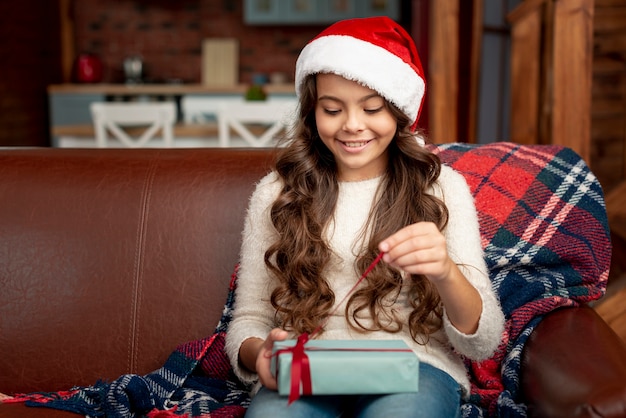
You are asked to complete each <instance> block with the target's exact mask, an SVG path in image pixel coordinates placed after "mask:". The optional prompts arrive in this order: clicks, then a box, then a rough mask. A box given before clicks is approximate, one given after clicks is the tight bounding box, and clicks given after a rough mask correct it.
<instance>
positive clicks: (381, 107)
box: [364, 106, 383, 115]
mask: <svg viewBox="0 0 626 418" xmlns="http://www.w3.org/2000/svg"><path fill="white" fill-rule="evenodd" d="M381 110H383V106H380V107H376V108H371V109H364V111H365V113H367V114H369V115H373V114H374V113H378V112H380V111H381Z"/></svg>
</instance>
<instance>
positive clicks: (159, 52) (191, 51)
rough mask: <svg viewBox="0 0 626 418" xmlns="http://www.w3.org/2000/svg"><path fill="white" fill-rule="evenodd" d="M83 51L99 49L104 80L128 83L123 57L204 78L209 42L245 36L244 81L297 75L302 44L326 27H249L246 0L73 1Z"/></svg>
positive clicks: (163, 74)
mask: <svg viewBox="0 0 626 418" xmlns="http://www.w3.org/2000/svg"><path fill="white" fill-rule="evenodd" d="M73 12H74V24H75V33H76V39H75V43H76V52H77V53H80V52H90V53H94V54H96V55H98V56H99V57H100V59H101V60H102V62H103V65H104V79H105V80H104V81H107V82H122V81H123V80H124V75H123V61H124V59H125V58H126V57H128V56H129V55H134V54H138V55H140V56H141V57H142V59H143V62H144V68H145V73H146V77H147V78H148V79H150V80H153V81H157V82H163V81H167V80H171V79H179V80H182V81H184V82H189V83H199V82H201V49H202V40H203V39H205V38H210V37H232V38H237V39H238V40H239V48H240V54H239V60H240V61H239V68H240V73H239V81H240V82H242V83H248V82H250V81H251V79H252V75H253V74H254V73H258V72H260V73H266V74H269V73H271V72H275V71H278V72H284V73H287V74H288V76H289V77H290V78H291V79H292V78H293V71H294V68H295V60H296V58H297V55H298V53H299V52H300V49H301V48H302V46H303V45H304V44H305V43H306V42H307V41H308V40H309V39H310V38H311V37H313V36H314V35H316V34H317V33H318V32H319V31H320V30H321V29H322V28H323V27H324V26H249V25H246V24H244V22H243V1H242V0H176V1H172V0H116V1H111V0H82V1H75V2H74V4H73Z"/></svg>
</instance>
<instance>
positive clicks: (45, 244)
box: [0, 149, 626, 418]
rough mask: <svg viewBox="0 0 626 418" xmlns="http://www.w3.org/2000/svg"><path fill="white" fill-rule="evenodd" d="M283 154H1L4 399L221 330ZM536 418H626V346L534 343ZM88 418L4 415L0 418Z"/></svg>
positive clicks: (567, 312)
mask: <svg viewBox="0 0 626 418" xmlns="http://www.w3.org/2000/svg"><path fill="white" fill-rule="evenodd" d="M270 158H271V155H270V153H269V152H267V151H260V150H242V149H201V150H188V149H187V150H185V149H178V150H147V149H144V150H77V149H74V150H71V149H3V150H0V392H4V393H9V394H11V393H19V392H34V391H53V390H54V391H56V390H63V389H68V388H70V387H72V386H74V385H81V386H82V385H91V384H93V383H94V382H96V381H97V380H99V379H105V380H107V379H109V380H112V379H115V378H117V377H118V376H120V375H121V374H125V373H137V374H145V373H148V372H150V371H153V370H155V369H157V368H158V367H160V366H161V365H162V364H163V363H164V361H165V360H166V358H167V356H168V355H169V354H170V353H171V352H172V351H173V350H174V348H175V347H176V346H177V345H179V344H180V343H182V342H186V341H190V340H194V339H197V338H201V337H204V336H207V335H209V334H210V333H212V332H213V330H214V327H215V325H216V324H217V321H218V320H219V318H220V314H221V311H222V308H223V305H224V302H225V298H226V294H227V289H228V283H229V279H230V276H231V273H232V271H233V268H234V266H235V264H236V262H237V257H238V253H239V244H240V236H241V229H242V222H243V216H244V213H245V210H246V205H247V201H248V197H249V195H250V193H251V192H252V189H253V186H254V183H255V181H256V180H257V179H259V178H260V177H261V176H262V175H263V173H265V172H266V170H267V168H268V164H269V162H270ZM522 382H523V383H522V386H523V390H524V393H525V397H526V400H527V402H528V404H529V408H530V411H531V416H537V417H539V416H546V417H547V416H560V417H623V416H626V389H625V388H626V349H625V348H624V346H623V345H622V343H621V341H620V340H619V338H618V337H617V336H616V335H615V334H614V333H613V332H612V331H611V329H610V328H609V327H608V326H607V325H606V324H605V323H604V322H603V321H602V320H601V319H600V317H599V316H598V315H596V314H595V312H594V311H593V310H592V309H590V308H567V309H561V310H558V311H555V312H553V313H552V314H550V315H548V316H547V317H546V318H545V319H544V320H543V321H542V322H541V324H540V325H539V326H538V328H537V329H536V330H535V332H534V333H533V335H532V336H531V338H530V340H529V342H528V343H527V344H526V348H525V352H524V355H523V373H522ZM44 416H45V417H62V416H68V417H69V416H75V415H73V414H69V413H64V412H59V411H56V410H51V409H48V408H28V407H25V406H23V405H20V404H1V405H0V417H1V418H6V417H44Z"/></svg>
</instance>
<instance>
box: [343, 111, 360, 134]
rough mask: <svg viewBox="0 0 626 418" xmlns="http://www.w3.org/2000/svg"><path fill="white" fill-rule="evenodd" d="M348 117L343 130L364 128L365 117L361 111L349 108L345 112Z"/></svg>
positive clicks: (350, 130)
mask: <svg viewBox="0 0 626 418" xmlns="http://www.w3.org/2000/svg"><path fill="white" fill-rule="evenodd" d="M345 115H346V118H345V120H344V121H343V130H344V131H346V132H359V131H362V130H363V129H364V125H363V118H362V115H361V114H360V112H358V111H356V110H348V111H346V112H345Z"/></svg>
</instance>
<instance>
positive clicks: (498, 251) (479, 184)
mask: <svg viewBox="0 0 626 418" xmlns="http://www.w3.org/2000/svg"><path fill="white" fill-rule="evenodd" d="M431 147H432V150H433V151H434V152H436V153H438V154H439V156H440V157H441V159H442V161H444V163H446V164H448V165H450V166H452V167H453V168H455V169H456V170H458V171H459V172H461V173H462V174H463V175H464V176H465V178H466V180H467V182H468V184H469V186H470V188H471V190H472V193H473V195H474V197H475V202H476V207H477V210H478V213H479V219H480V228H481V236H482V245H483V247H484V250H485V257H486V260H487V264H488V267H489V270H490V275H491V280H492V282H493V287H494V289H495V291H496V292H497V294H498V295H499V297H500V301H501V304H502V308H503V310H504V313H505V316H506V329H505V332H504V335H503V338H502V342H501V344H500V346H499V348H498V349H497V351H496V353H495V354H494V355H493V356H492V358H490V359H488V360H486V361H483V362H480V363H476V362H470V361H467V362H466V364H467V368H468V371H469V373H470V376H471V380H472V393H471V397H470V399H469V400H468V401H467V402H466V403H464V405H463V406H462V411H463V417H464V418H476V417H491V416H499V417H526V416H527V414H526V407H525V405H524V404H522V403H520V393H519V388H520V382H519V374H520V373H519V372H520V367H521V353H522V349H523V347H524V344H525V342H526V341H527V339H528V336H529V335H530V334H531V333H532V331H533V330H534V328H535V327H536V326H537V324H538V323H539V322H540V320H541V318H542V316H543V315H544V314H546V313H548V312H550V311H552V310H554V309H556V308H559V307H564V306H576V305H579V304H583V303H586V302H589V301H592V300H595V299H597V298H599V297H600V296H602V295H603V294H604V291H605V288H606V281H607V279H608V271H609V264H610V256H611V244H610V238H609V227H608V221H607V218H606V209H605V206H604V198H603V192H602V189H601V187H600V184H599V182H598V181H597V179H596V177H595V176H594V175H593V174H592V173H591V172H590V170H589V168H588V167H587V166H586V165H585V163H584V161H583V160H581V159H580V157H579V156H578V155H577V154H576V153H574V152H573V151H572V150H570V149H568V148H563V147H558V146H533V147H525V146H519V145H515V144H512V143H507V142H501V143H494V144H489V145H470V144H460V143H455V144H446V145H438V146H431ZM236 277H237V275H236V269H235V272H234V273H233V276H232V278H231V287H230V292H229V294H228V298H227V301H226V305H225V309H224V314H223V317H222V319H221V321H220V323H219V324H218V326H217V328H216V330H215V333H214V334H213V335H211V336H209V337H208V338H206V339H202V340H199V341H192V342H189V343H186V344H183V345H181V346H180V347H178V348H177V349H176V350H175V351H174V352H173V353H172V354H171V356H170V357H169V359H168V360H167V361H166V363H165V364H164V365H163V367H162V368H160V369H158V370H156V371H154V372H152V373H150V374H148V375H145V376H136V375H124V376H121V377H120V378H119V379H117V380H116V381H114V382H110V383H105V382H98V383H96V384H95V385H94V386H91V387H83V388H74V389H72V390H70V391H68V392H60V393H59V392H57V393H35V394H25V395H21V396H18V397H16V398H15V399H14V400H13V402H26V403H27V404H28V405H32V406H46V407H52V408H57V409H64V410H68V411H72V412H77V413H80V414H83V415H86V416H89V417H100V416H106V417H120V418H121V417H141V416H146V417H151V418H155V417H167V416H187V417H205V418H206V417H213V418H215V417H242V416H243V415H244V413H245V408H246V407H247V405H248V404H249V401H250V399H249V396H248V389H249V388H247V387H245V386H244V385H243V384H242V383H241V382H239V381H238V380H237V378H236V377H235V376H234V374H233V372H232V369H231V367H230V364H229V362H228V358H227V357H226V355H225V353H224V350H223V347H224V339H225V336H226V332H227V330H228V323H229V321H230V318H231V313H232V307H233V302H234V289H235V286H236Z"/></svg>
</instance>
